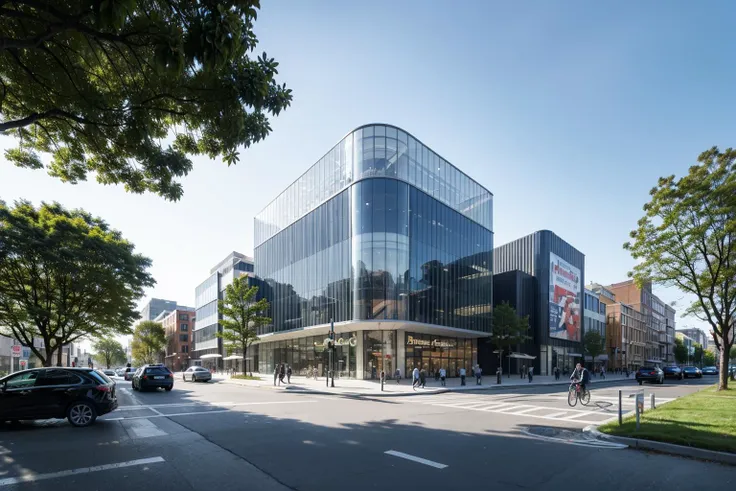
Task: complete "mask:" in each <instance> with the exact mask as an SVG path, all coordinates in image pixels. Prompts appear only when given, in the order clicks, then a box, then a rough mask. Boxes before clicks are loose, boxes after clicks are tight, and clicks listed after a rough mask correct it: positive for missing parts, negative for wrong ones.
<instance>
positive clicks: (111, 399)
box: [0, 367, 118, 426]
mask: <svg viewBox="0 0 736 491" xmlns="http://www.w3.org/2000/svg"><path fill="white" fill-rule="evenodd" d="M117 407H118V398H117V396H116V395H115V382H113V381H112V380H110V379H109V378H108V377H107V376H106V375H105V374H104V373H102V372H100V371H99V370H93V369H91V368H61V367H59V368H55V367H49V368H33V369H31V370H23V371H22V372H16V373H12V374H10V375H8V376H7V377H4V378H2V379H0V421H19V420H32V419H51V418H56V419H64V418H67V419H68V420H69V422H70V423H71V424H72V425H74V426H89V425H91V424H92V423H94V422H95V420H96V419H97V417H98V416H102V415H103V414H106V413H109V412H110V411H112V410H114V409H116V408H117Z"/></svg>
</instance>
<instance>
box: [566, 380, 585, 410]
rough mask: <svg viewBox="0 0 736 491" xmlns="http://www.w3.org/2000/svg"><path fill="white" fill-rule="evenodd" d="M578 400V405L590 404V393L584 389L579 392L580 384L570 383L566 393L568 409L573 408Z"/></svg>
mask: <svg viewBox="0 0 736 491" xmlns="http://www.w3.org/2000/svg"><path fill="white" fill-rule="evenodd" d="M578 399H579V400H580V404H582V405H583V406H587V405H588V404H590V391H589V390H588V389H585V390H584V391H583V392H582V393H581V392H580V382H571V383H570V389H569V390H568V391H567V403H568V404H569V405H570V407H575V406H576V405H577V403H578Z"/></svg>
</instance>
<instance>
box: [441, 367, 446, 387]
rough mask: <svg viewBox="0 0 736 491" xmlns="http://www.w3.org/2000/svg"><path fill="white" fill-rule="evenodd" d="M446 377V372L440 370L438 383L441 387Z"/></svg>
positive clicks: (442, 369)
mask: <svg viewBox="0 0 736 491" xmlns="http://www.w3.org/2000/svg"><path fill="white" fill-rule="evenodd" d="M446 377H447V372H446V371H445V369H444V368H440V382H441V383H442V387H444V386H445V378H446Z"/></svg>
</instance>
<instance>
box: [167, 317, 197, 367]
mask: <svg viewBox="0 0 736 491" xmlns="http://www.w3.org/2000/svg"><path fill="white" fill-rule="evenodd" d="M194 319H195V310H194V309H193V308H186V307H180V308H177V309H175V310H173V311H172V312H168V313H167V314H166V315H165V316H163V317H162V318H161V319H160V321H159V322H161V324H162V326H163V328H164V332H165V333H166V355H165V357H164V363H165V364H166V366H167V367H169V370H171V371H174V372H180V371H183V370H186V369H187V368H189V365H190V363H189V353H190V351H191V341H192V332H193V331H194Z"/></svg>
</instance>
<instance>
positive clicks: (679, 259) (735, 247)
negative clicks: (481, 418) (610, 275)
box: [624, 147, 736, 390]
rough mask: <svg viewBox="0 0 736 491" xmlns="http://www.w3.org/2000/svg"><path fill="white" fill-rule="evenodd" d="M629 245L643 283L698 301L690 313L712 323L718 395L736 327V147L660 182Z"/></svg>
mask: <svg viewBox="0 0 736 491" xmlns="http://www.w3.org/2000/svg"><path fill="white" fill-rule="evenodd" d="M650 195H651V200H650V201H649V203H647V204H646V205H644V216H643V217H642V218H641V219H640V220H639V222H638V227H637V229H636V230H634V231H632V232H631V239H632V240H631V241H630V242H627V243H626V244H624V248H626V249H628V250H629V251H631V255H632V256H633V258H634V259H635V260H636V261H637V265H636V266H635V267H634V270H633V271H632V272H631V273H629V274H630V275H632V276H633V277H634V278H635V279H636V282H637V283H638V284H640V285H641V284H644V283H646V282H648V281H652V282H654V283H658V284H662V285H666V286H674V287H677V288H679V289H680V290H681V291H683V292H685V293H686V294H689V295H691V297H692V298H694V301H693V303H692V304H691V305H690V306H689V307H688V308H687V310H686V311H685V313H686V314H689V315H693V316H695V317H697V318H698V319H700V320H702V321H705V322H707V323H708V324H709V325H710V327H711V331H712V332H711V334H712V335H713V340H714V341H715V344H716V347H717V348H718V350H719V352H720V354H721V370H720V380H719V384H718V387H719V390H723V389H727V388H728V376H727V373H728V353H729V350H730V349H731V344H732V343H731V337H730V333H731V331H732V330H733V329H734V324H736V150H733V149H731V148H729V149H726V150H725V151H724V152H721V151H719V150H718V148H716V147H713V148H711V149H710V150H707V151H705V152H703V153H702V154H701V155H700V156H699V157H698V164H697V165H694V166H692V167H690V170H689V172H688V174H687V175H686V176H684V177H682V178H680V179H676V178H675V176H669V177H662V178H660V179H659V182H658V183H657V186H656V187H655V188H653V189H652V190H651V192H650Z"/></svg>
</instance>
